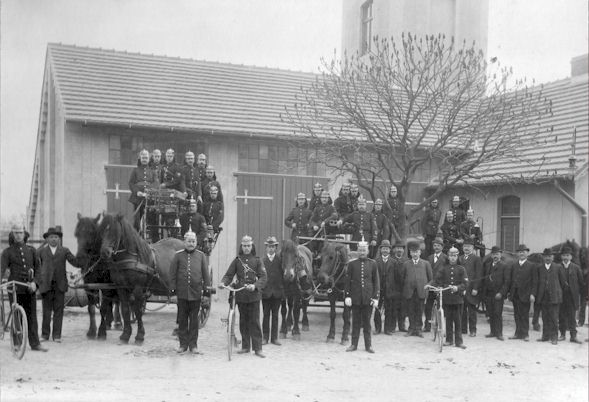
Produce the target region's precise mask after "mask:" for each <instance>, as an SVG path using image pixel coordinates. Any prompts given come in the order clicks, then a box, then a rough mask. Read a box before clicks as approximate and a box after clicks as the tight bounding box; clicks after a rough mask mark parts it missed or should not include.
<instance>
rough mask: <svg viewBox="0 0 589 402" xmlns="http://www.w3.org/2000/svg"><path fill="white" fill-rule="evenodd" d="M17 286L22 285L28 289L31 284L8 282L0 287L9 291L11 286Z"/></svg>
mask: <svg viewBox="0 0 589 402" xmlns="http://www.w3.org/2000/svg"><path fill="white" fill-rule="evenodd" d="M16 285H21V286H26V287H28V286H29V284H28V283H25V282H20V281H8V282H4V283H3V284H1V285H0V288H2V289H8V288H9V287H10V286H16Z"/></svg>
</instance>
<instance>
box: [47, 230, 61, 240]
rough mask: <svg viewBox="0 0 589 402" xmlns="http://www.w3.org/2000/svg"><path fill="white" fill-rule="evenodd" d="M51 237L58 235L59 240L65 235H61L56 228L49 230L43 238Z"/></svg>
mask: <svg viewBox="0 0 589 402" xmlns="http://www.w3.org/2000/svg"><path fill="white" fill-rule="evenodd" d="M51 235H57V236H59V238H62V237H63V233H61V231H59V230H57V229H56V228H49V229H48V230H47V232H46V233H44V234H43V238H44V239H46V238H48V237H49V236H51Z"/></svg>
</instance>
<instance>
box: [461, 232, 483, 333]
mask: <svg viewBox="0 0 589 402" xmlns="http://www.w3.org/2000/svg"><path fill="white" fill-rule="evenodd" d="M463 248H464V255H463V256H462V257H460V265H462V266H463V267H464V269H466V276H468V284H467V285H466V293H465V294H464V298H465V300H464V310H463V312H462V333H463V334H466V332H467V330H468V333H469V335H470V336H471V337H475V336H476V335H477V305H478V304H479V301H480V297H481V293H482V292H481V288H482V283H483V276H484V273H483V272H484V271H483V262H482V261H481V257H479V256H478V255H476V254H475V252H474V244H473V241H472V240H470V239H466V240H465V241H464V244H463Z"/></svg>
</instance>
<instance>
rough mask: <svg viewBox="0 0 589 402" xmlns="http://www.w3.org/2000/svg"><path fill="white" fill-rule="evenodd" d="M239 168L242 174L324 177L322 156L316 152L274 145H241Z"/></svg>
mask: <svg viewBox="0 0 589 402" xmlns="http://www.w3.org/2000/svg"><path fill="white" fill-rule="evenodd" d="M237 155H238V167H239V171H241V172H257V173H275V174H296V175H301V176H324V175H325V170H326V169H325V165H323V164H322V163H320V162H319V161H320V160H321V159H320V158H321V156H322V154H321V153H319V152H317V151H315V150H310V149H309V150H307V149H303V148H295V147H289V146H286V145H283V144H276V143H274V144H272V143H256V142H254V143H251V142H248V143H240V144H239V145H238V151H237Z"/></svg>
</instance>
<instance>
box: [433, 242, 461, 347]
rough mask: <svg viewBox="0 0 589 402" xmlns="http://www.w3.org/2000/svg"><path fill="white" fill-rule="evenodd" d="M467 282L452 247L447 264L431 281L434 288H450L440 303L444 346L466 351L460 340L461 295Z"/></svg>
mask: <svg viewBox="0 0 589 402" xmlns="http://www.w3.org/2000/svg"><path fill="white" fill-rule="evenodd" d="M467 281H468V277H467V276H466V270H465V269H464V267H463V266H462V265H459V264H458V249H457V248H456V247H452V248H451V249H450V250H448V262H447V263H446V264H444V265H442V266H441V267H439V268H438V270H437V271H436V274H435V276H434V280H433V285H434V286H437V287H444V288H445V287H448V286H449V287H450V289H449V290H446V291H444V295H443V302H442V308H443V309H444V315H445V316H446V343H445V344H444V345H445V346H451V345H456V347H457V348H460V349H466V346H464V343H463V340H462V310H463V308H462V303H463V298H462V297H463V296H462V295H463V293H464V291H465V290H466V283H467ZM452 338H454V339H452Z"/></svg>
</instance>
